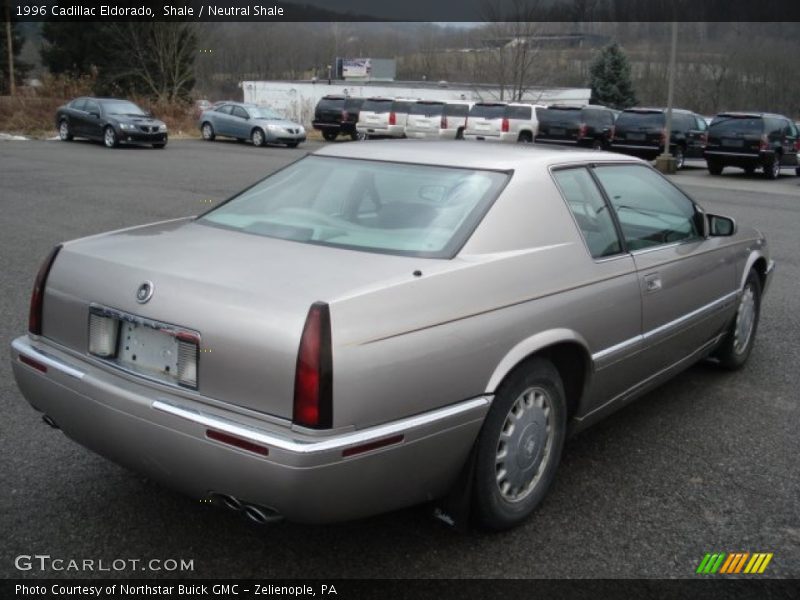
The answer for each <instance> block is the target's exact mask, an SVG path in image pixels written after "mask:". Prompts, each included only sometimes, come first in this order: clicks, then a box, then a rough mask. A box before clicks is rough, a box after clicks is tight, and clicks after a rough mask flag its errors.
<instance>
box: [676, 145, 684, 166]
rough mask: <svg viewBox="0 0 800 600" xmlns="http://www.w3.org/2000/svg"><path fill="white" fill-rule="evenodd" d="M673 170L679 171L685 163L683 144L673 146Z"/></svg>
mask: <svg viewBox="0 0 800 600" xmlns="http://www.w3.org/2000/svg"><path fill="white" fill-rule="evenodd" d="M674 156H675V170H676V171H680V170H681V169H682V168H683V167H684V166H685V165H686V149H685V148H684V147H683V146H675V154H674Z"/></svg>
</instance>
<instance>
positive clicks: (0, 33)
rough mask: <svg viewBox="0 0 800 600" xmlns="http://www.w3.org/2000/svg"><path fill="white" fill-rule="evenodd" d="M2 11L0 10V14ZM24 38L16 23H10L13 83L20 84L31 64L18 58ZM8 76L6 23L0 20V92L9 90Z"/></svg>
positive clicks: (4, 92) (6, 92) (5, 92)
mask: <svg viewBox="0 0 800 600" xmlns="http://www.w3.org/2000/svg"><path fill="white" fill-rule="evenodd" d="M1 10H2V9H0V11H1ZM2 14H3V13H2V12H0V15H2ZM24 41H25V39H24V38H23V36H22V32H21V31H20V29H19V24H18V23H13V22H12V23H11V45H12V46H13V48H14V83H16V84H17V85H21V84H22V81H23V80H24V79H25V76H26V75H27V74H28V71H30V69H31V66H30V65H29V64H26V63H24V62H22V61H20V60H19V58H18V57H19V53H20V52H21V51H22V44H23V43H24ZM9 83H10V81H9V78H8V39H7V38H6V24H5V23H3V22H2V21H0V94H8V93H9V92H10V91H11V86H10V85H9Z"/></svg>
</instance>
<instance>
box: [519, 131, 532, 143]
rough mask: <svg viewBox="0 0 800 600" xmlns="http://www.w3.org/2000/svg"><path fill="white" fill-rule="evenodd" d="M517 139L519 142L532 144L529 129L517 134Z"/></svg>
mask: <svg viewBox="0 0 800 600" xmlns="http://www.w3.org/2000/svg"><path fill="white" fill-rule="evenodd" d="M517 141H518V142H519V143H520V144H532V143H533V136H532V135H531V132H530V131H523V132H521V133H520V134H519V137H518V138H517Z"/></svg>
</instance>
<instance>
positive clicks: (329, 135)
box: [322, 129, 339, 142]
mask: <svg viewBox="0 0 800 600" xmlns="http://www.w3.org/2000/svg"><path fill="white" fill-rule="evenodd" d="M338 135H339V132H338V131H331V130H330V129H325V130H323V132H322V137H323V139H324V140H325V141H326V142H332V141H334V140H335V139H336V136H338Z"/></svg>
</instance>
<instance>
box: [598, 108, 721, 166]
mask: <svg viewBox="0 0 800 600" xmlns="http://www.w3.org/2000/svg"><path fill="white" fill-rule="evenodd" d="M666 121H667V109H666V108H628V109H625V110H623V111H622V112H621V113H620V114H619V115H618V116H617V122H616V123H615V124H614V138H613V139H612V140H611V149H612V150H613V151H614V152H621V153H622V154H631V155H633V156H639V157H641V158H645V159H648V160H653V159H654V158H655V157H656V156H658V155H659V154H661V153H663V152H664V144H665V142H666ZM670 129H671V130H672V132H671V135H670V141H669V150H670V153H671V154H672V155H673V156H674V157H675V161H676V162H677V166H678V168H679V169H680V168H682V167H683V165H684V161H685V160H686V159H687V158H703V151H704V150H705V146H706V139H707V138H706V135H707V132H708V125H707V124H706V120H705V119H704V118H703V117H701V116H700V115H698V114H696V113H693V112H692V111H689V110H683V109H681V108H673V109H672V126H671V128H670Z"/></svg>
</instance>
